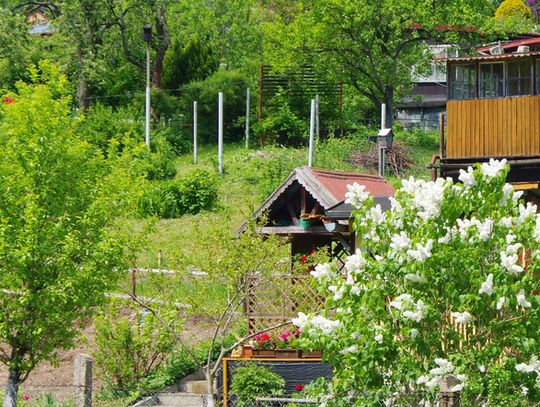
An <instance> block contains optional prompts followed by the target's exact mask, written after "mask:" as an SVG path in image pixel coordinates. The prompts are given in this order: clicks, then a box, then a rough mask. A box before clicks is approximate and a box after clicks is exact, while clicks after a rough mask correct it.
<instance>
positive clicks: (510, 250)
mask: <svg viewBox="0 0 540 407" xmlns="http://www.w3.org/2000/svg"><path fill="white" fill-rule="evenodd" d="M510 236H512V237H513V239H512V240H511V241H513V240H514V239H515V236H513V235H512V234H509V235H508V238H509V237H510ZM508 238H507V239H506V241H507V242H509V243H510V241H509V239H508ZM522 247H523V245H522V244H521V243H514V244H509V245H508V246H506V254H516V253H517V252H518V250H519V249H521V248H522Z"/></svg>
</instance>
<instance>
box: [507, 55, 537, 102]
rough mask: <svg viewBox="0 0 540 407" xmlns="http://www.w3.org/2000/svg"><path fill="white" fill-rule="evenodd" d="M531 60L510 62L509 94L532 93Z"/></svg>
mask: <svg viewBox="0 0 540 407" xmlns="http://www.w3.org/2000/svg"><path fill="white" fill-rule="evenodd" d="M531 91H532V89H531V66H530V63H529V61H517V62H508V96H520V95H531V94H532V93H531Z"/></svg>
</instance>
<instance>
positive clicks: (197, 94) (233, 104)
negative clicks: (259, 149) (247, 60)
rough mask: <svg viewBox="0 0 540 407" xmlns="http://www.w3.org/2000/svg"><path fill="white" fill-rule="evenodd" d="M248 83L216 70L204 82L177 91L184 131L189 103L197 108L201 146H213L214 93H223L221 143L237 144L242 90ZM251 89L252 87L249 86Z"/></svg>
mask: <svg viewBox="0 0 540 407" xmlns="http://www.w3.org/2000/svg"><path fill="white" fill-rule="evenodd" d="M248 86H250V80H249V78H247V77H246V76H245V74H243V73H241V72H238V71H225V70H219V71H217V72H215V73H213V74H212V75H211V76H209V77H208V78H207V79H205V80H204V81H200V82H192V83H190V84H188V85H185V86H183V87H182V89H181V92H180V94H181V96H180V105H181V108H182V111H183V112H186V114H187V116H186V123H185V125H186V127H187V126H188V123H191V120H192V116H191V112H192V109H193V101H195V100H196V101H197V106H198V123H199V127H198V136H199V140H200V142H201V144H202V143H216V140H217V117H218V116H217V113H218V92H223V113H224V121H223V133H224V140H225V142H236V141H240V140H242V139H243V137H244V130H243V128H242V126H239V124H238V121H239V119H240V118H241V117H243V116H245V109H246V99H245V98H246V88H247V87H248ZM252 88H253V86H252Z"/></svg>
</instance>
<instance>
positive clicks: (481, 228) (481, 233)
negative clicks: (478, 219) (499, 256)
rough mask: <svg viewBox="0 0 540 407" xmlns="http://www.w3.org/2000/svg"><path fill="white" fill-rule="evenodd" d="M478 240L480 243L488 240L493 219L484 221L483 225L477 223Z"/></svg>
mask: <svg viewBox="0 0 540 407" xmlns="http://www.w3.org/2000/svg"><path fill="white" fill-rule="evenodd" d="M477 228H478V238H479V239H480V240H481V241H485V240H488V239H489V237H490V236H491V232H492V230H493V219H489V218H488V219H486V220H485V221H484V223H478V224H477Z"/></svg>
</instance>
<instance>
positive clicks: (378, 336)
mask: <svg viewBox="0 0 540 407" xmlns="http://www.w3.org/2000/svg"><path fill="white" fill-rule="evenodd" d="M374 339H375V342H377V343H379V344H381V343H383V339H384V337H383V335H382V334H381V333H380V332H377V333H376V334H375V338H374Z"/></svg>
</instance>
